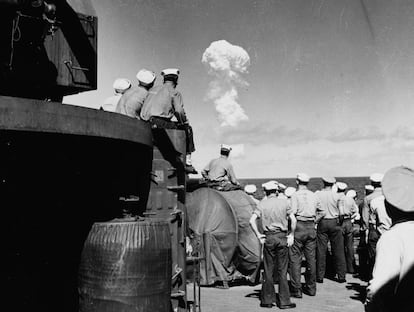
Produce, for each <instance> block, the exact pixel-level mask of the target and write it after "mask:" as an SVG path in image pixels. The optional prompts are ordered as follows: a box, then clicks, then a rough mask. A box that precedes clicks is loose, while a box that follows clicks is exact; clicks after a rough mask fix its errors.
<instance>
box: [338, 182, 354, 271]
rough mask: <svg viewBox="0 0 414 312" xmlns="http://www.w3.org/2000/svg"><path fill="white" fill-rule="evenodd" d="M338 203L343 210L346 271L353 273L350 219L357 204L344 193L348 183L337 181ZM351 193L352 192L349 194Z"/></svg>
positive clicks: (352, 240) (352, 236)
mask: <svg viewBox="0 0 414 312" xmlns="http://www.w3.org/2000/svg"><path fill="white" fill-rule="evenodd" d="M336 186H337V188H338V204H339V205H340V206H341V208H340V210H342V211H343V222H342V234H343V236H344V248H345V249H344V251H345V261H346V271H347V273H350V274H354V273H355V270H354V231H353V223H352V220H353V219H354V218H355V217H356V216H357V215H358V206H357V204H356V203H355V200H354V199H353V198H352V197H351V196H347V195H345V191H346V189H347V187H348V185H347V184H346V183H344V182H337V183H336ZM351 195H352V194H351Z"/></svg>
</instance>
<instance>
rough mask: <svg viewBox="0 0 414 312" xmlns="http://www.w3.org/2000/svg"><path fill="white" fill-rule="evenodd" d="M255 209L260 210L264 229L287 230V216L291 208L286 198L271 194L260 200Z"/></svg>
mask: <svg viewBox="0 0 414 312" xmlns="http://www.w3.org/2000/svg"><path fill="white" fill-rule="evenodd" d="M257 209H258V210H259V211H260V218H261V219H262V224H263V228H264V230H265V231H287V230H288V219H287V216H288V215H289V214H290V213H291V208H290V206H289V202H288V200H287V199H282V198H277V197H276V195H273V194H272V195H270V196H268V197H267V198H266V199H264V200H262V201H261V202H260V203H259V205H258V206H257Z"/></svg>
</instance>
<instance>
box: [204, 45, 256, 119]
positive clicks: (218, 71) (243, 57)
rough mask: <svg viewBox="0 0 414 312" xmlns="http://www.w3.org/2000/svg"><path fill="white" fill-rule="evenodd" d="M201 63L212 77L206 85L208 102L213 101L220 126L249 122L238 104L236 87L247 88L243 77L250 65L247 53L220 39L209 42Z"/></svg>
mask: <svg viewBox="0 0 414 312" xmlns="http://www.w3.org/2000/svg"><path fill="white" fill-rule="evenodd" d="M202 62H203V63H204V64H205V65H206V67H207V69H208V73H209V74H210V75H211V76H213V77H214V80H213V81H211V82H210V85H209V90H208V92H207V99H208V100H212V101H213V102H214V105H215V108H216V111H217V113H218V117H219V120H220V125H221V126H232V127H235V126H237V125H238V124H239V123H240V122H241V121H244V120H248V119H249V118H248V117H247V115H246V113H245V111H244V109H243V108H242V107H241V106H240V104H239V103H238V102H237V100H238V91H237V88H238V87H246V86H248V83H247V82H246V81H245V80H244V79H243V77H242V74H246V73H247V69H248V67H249V66H250V57H249V54H248V53H247V52H246V51H245V50H244V49H243V48H242V47H239V46H236V45H232V44H231V43H229V42H227V41H226V40H219V41H214V42H212V43H211V44H210V46H209V47H208V48H207V49H206V50H205V51H204V53H203V57H202Z"/></svg>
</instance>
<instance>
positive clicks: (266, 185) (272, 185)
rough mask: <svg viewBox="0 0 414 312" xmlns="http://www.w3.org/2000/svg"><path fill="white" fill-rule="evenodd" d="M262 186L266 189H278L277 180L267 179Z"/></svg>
mask: <svg viewBox="0 0 414 312" xmlns="http://www.w3.org/2000/svg"><path fill="white" fill-rule="evenodd" d="M263 188H264V189H265V190H266V191H271V190H277V189H278V186H277V182H276V181H274V180H272V181H268V182H266V183H264V184H263Z"/></svg>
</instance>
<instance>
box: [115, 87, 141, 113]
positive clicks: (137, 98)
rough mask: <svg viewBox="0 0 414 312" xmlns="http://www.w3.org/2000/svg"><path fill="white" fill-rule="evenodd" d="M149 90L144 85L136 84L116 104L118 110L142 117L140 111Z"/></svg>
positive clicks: (118, 111)
mask: <svg viewBox="0 0 414 312" xmlns="http://www.w3.org/2000/svg"><path fill="white" fill-rule="evenodd" d="M147 95H148V91H147V89H145V88H143V87H142V86H134V87H132V88H130V89H129V90H127V91H126V92H125V93H124V94H123V95H122V97H121V99H120V100H119V102H118V105H117V106H116V112H117V113H120V114H123V115H127V116H129V117H133V118H138V119H140V116H139V114H140V112H141V108H142V105H143V104H144V101H145V99H146V98H147Z"/></svg>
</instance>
